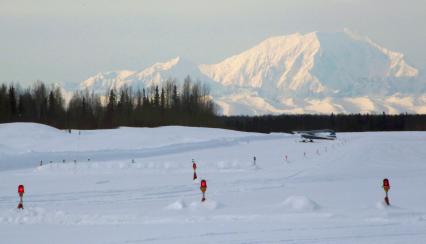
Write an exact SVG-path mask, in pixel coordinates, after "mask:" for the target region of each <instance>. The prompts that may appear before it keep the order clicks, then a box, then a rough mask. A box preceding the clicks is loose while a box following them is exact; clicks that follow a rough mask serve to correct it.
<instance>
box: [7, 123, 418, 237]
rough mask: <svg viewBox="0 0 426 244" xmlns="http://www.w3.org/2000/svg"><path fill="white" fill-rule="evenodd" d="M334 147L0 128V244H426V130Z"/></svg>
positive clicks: (351, 138)
mask: <svg viewBox="0 0 426 244" xmlns="http://www.w3.org/2000/svg"><path fill="white" fill-rule="evenodd" d="M337 136H338V139H337V140H335V141H317V142H315V143H301V142H299V140H300V139H299V138H298V137H297V136H294V135H289V134H281V133H274V134H257V133H243V132H236V131H229V130H221V129H208V128H190V127H177V126H172V127H160V128H119V129H115V130H96V131H76V130H73V131H71V133H68V132H67V131H61V130H57V129H54V128H51V127H48V126H44V125H39V124H30V123H13V124H2V125H0V139H1V141H0V154H1V158H0V243H8V244H13V243H19V244H22V243H31V244H45V243H61V244H62V243H70V244H75V243H91V244H96V243H336V244H337V243H386V244H388V243H426V205H425V204H424V203H425V202H426V192H425V191H424V190H423V188H424V185H426V177H425V175H426V162H425V160H424V159H425V158H426V150H424V144H425V142H426V133H424V132H386V133H384V132H383V133H378V132H377V133H373V132H371V133H338V135H337ZM254 156H256V163H254V161H253V157H254ZM192 159H194V160H195V161H196V163H197V166H198V167H197V175H198V179H197V180H195V181H193V179H192V176H193V169H192V162H191V161H192ZM63 160H64V161H63ZM40 161H42V165H41V166H40ZM384 178H389V180H390V184H391V189H390V192H389V198H390V202H391V206H386V205H385V204H384V202H383V198H384V191H383V189H382V188H381V184H382V180H383V179H384ZM201 179H206V180H207V192H206V198H207V200H206V201H205V202H201V197H202V195H201V192H200V181H201ZM19 184H23V185H24V186H25V195H24V207H25V209H24V210H22V211H18V210H17V209H16V206H17V204H18V200H19V198H18V195H17V187H18V185H19Z"/></svg>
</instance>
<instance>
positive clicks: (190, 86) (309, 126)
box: [0, 76, 426, 133]
mask: <svg viewBox="0 0 426 244" xmlns="http://www.w3.org/2000/svg"><path fill="white" fill-rule="evenodd" d="M68 100H69V101H68ZM67 101H68V102H67ZM217 112H218V111H217V107H216V106H215V104H214V102H213V100H212V98H211V96H210V91H209V88H208V87H207V86H206V85H204V84H203V83H201V82H194V81H192V79H191V77H189V76H188V77H187V78H185V79H184V81H183V83H182V85H180V86H179V85H177V81H176V80H173V79H169V80H167V81H165V82H164V83H163V84H161V86H151V87H147V88H143V89H133V88H131V87H127V86H124V87H121V88H120V89H110V90H109V91H108V92H107V93H106V94H103V95H100V94H97V93H94V92H93V91H89V90H77V91H75V92H74V93H73V95H72V96H71V98H70V99H65V96H64V94H63V93H62V91H61V89H60V88H59V87H57V86H53V85H51V86H48V85H46V84H44V83H43V82H36V83H35V84H34V85H32V86H31V87H28V88H21V87H20V86H19V85H15V84H9V85H5V84H3V85H1V86H0V123H6V122H36V123H42V124H47V125H50V126H53V127H56V128H59V129H103V128H116V127H119V126H133V127H157V126H166V125H185V126H203V127H218V128H225V129H233V130H240V131H250V132H264V133H269V132H291V131H295V130H313V129H326V128H327V129H334V130H336V131H407V130H416V131H420V130H423V131H425V130H426V115H417V114H399V115H389V114H385V113H382V114H330V115H314V114H299V115H288V114H283V115H265V116H221V115H218V113H217Z"/></svg>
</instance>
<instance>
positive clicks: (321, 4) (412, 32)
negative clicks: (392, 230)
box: [0, 0, 426, 83]
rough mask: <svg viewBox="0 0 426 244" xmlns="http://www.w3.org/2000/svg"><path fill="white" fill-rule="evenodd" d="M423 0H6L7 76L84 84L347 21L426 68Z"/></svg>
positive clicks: (2, 72) (1, 1)
mask: <svg viewBox="0 0 426 244" xmlns="http://www.w3.org/2000/svg"><path fill="white" fill-rule="evenodd" d="M425 25H426V1H425V0H403V1H402V0H258V1H254V0H209V1H207V0H173V1H172V0H168V1H166V0H110V1H107V0H90V1H89V0H0V82H11V81H14V82H23V83H28V82H31V81H34V80H43V81H47V82H58V81H60V82H80V81H82V80H84V79H86V78H88V77H89V76H92V75H94V74H96V73H97V72H101V71H111V70H120V69H129V70H137V69H141V68H144V67H146V66H148V65H150V64H153V63H155V62H160V61H166V60H168V59H170V58H173V57H175V56H183V57H186V58H188V59H190V60H192V61H194V62H195V63H216V62H219V61H221V60H222V59H224V58H226V57H229V56H231V55H234V54H237V53H239V52H241V51H244V50H246V49H248V48H250V47H252V46H254V45H255V44H257V43H258V42H260V41H262V40H264V39H266V38H268V37H270V36H277V35H286V34H292V33H294V32H301V33H307V32H312V31H326V32H336V31H342V30H343V29H344V28H349V29H351V30H354V31H356V32H358V33H360V34H362V35H366V36H369V37H370V38H371V39H373V40H374V41H376V42H377V43H379V44H381V45H382V46H384V47H386V48H389V49H391V50H394V51H399V52H402V53H404V54H405V57H406V60H407V61H408V63H409V64H411V65H413V66H415V67H417V68H419V69H421V70H426V48H425V44H426V31H425V28H426V27H425Z"/></svg>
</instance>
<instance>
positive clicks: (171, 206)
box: [166, 200, 186, 210]
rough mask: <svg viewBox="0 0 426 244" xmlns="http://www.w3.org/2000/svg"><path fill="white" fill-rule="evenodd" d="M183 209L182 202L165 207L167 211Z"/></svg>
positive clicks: (183, 203) (184, 206)
mask: <svg viewBox="0 0 426 244" xmlns="http://www.w3.org/2000/svg"><path fill="white" fill-rule="evenodd" d="M184 208H186V203H185V202H184V201H183V200H177V201H176V202H174V203H172V204H170V205H168V206H167V207H166V209H167V210H182V209H184Z"/></svg>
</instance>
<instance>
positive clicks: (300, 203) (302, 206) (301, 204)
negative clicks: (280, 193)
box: [283, 196, 319, 212]
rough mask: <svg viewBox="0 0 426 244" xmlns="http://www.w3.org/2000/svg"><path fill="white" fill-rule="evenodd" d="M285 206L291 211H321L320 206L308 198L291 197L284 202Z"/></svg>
mask: <svg viewBox="0 0 426 244" xmlns="http://www.w3.org/2000/svg"><path fill="white" fill-rule="evenodd" d="M283 206H285V207H286V208H288V209H289V210H293V211H298V212H305V211H314V210H317V209H319V205H318V204H317V203H316V202H314V201H313V200H311V199H309V198H307V197H306V196H290V197H288V198H287V199H286V200H285V201H284V202H283Z"/></svg>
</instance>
